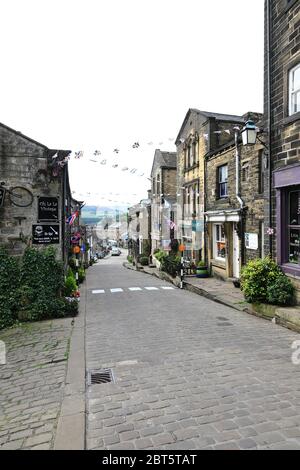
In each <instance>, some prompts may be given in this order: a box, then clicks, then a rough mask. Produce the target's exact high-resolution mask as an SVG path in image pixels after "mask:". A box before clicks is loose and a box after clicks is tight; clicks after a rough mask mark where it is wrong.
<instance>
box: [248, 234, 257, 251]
mask: <svg viewBox="0 0 300 470" xmlns="http://www.w3.org/2000/svg"><path fill="white" fill-rule="evenodd" d="M245 247H246V248H248V250H257V249H258V235H257V233H245Z"/></svg>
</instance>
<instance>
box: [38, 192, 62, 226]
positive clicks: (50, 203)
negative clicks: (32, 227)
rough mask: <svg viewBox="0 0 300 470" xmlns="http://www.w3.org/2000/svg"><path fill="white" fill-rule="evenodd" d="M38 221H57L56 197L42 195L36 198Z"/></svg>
mask: <svg viewBox="0 0 300 470" xmlns="http://www.w3.org/2000/svg"><path fill="white" fill-rule="evenodd" d="M38 221H41V222H42V221H44V222H52V221H54V222H58V198H57V197H46V196H45V197H44V196H43V197H42V196H39V198H38Z"/></svg>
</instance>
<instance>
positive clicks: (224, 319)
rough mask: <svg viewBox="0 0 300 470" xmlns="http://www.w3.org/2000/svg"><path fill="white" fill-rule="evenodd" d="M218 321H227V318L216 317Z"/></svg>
mask: <svg viewBox="0 0 300 470" xmlns="http://www.w3.org/2000/svg"><path fill="white" fill-rule="evenodd" d="M217 319H218V320H223V321H229V318H226V317H217Z"/></svg>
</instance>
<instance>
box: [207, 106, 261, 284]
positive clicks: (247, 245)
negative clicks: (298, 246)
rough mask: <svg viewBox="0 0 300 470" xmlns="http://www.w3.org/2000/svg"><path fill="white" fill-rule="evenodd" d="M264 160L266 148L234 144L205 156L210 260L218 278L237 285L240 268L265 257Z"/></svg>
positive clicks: (230, 142) (232, 142) (214, 150)
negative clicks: (228, 280) (231, 280)
mask: <svg viewBox="0 0 300 470" xmlns="http://www.w3.org/2000/svg"><path fill="white" fill-rule="evenodd" d="M259 117H262V116H261V115H260V116H259V115H257V114H256V119H258V118H259ZM245 118H246V116H245ZM236 150H238V151H236ZM264 158H265V155H264V147H263V145H262V144H260V143H257V144H256V145H254V146H245V147H244V146H243V145H242V144H241V143H240V142H239V141H238V146H237V147H236V146H235V139H232V140H231V141H229V142H227V143H226V144H225V145H223V146H221V147H219V148H216V149H213V150H212V151H210V152H208V153H207V154H206V157H205V193H206V204H205V206H206V211H205V218H206V229H207V233H206V242H207V243H206V247H207V259H208V263H209V267H210V269H211V272H212V274H213V275H215V276H217V277H221V278H223V279H224V278H236V279H238V278H239V277H240V270H241V266H242V265H244V264H245V263H246V262H247V261H249V260H250V259H253V258H258V257H263V256H264V184H263V183H264ZM237 168H238V170H237ZM237 172H238V173H237Z"/></svg>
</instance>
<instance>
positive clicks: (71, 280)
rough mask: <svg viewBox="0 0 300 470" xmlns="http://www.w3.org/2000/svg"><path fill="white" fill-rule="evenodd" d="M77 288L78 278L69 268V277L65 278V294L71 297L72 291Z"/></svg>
mask: <svg viewBox="0 0 300 470" xmlns="http://www.w3.org/2000/svg"><path fill="white" fill-rule="evenodd" d="M76 290H77V284H76V278H75V275H74V273H73V271H72V270H71V269H68V274H67V278H66V280H65V286H64V294H65V296H66V297H71V295H72V293H73V292H74V291H76Z"/></svg>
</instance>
